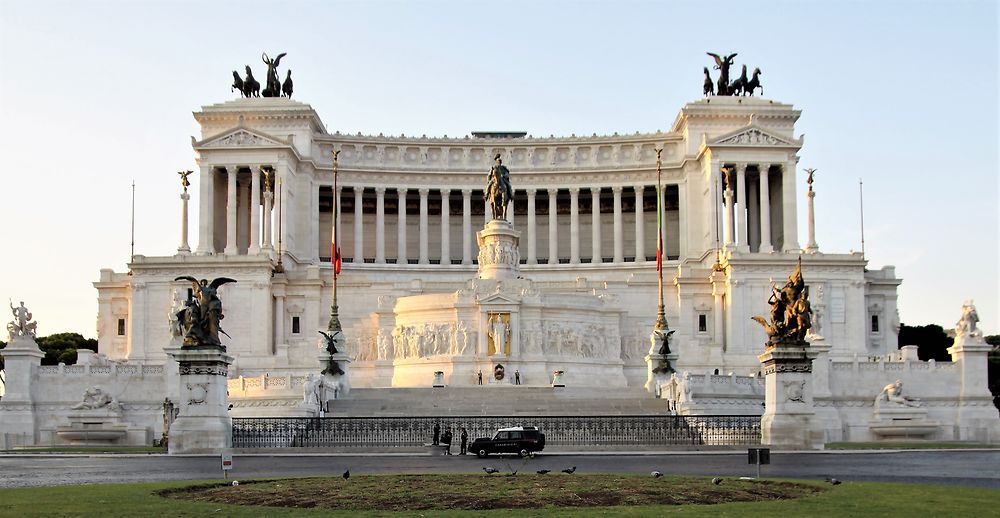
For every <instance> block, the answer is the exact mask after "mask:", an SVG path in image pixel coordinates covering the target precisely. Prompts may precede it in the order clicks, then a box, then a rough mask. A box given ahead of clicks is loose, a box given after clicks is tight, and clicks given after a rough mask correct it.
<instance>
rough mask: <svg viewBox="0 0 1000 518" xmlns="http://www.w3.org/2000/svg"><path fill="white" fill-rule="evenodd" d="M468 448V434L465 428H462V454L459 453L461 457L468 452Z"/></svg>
mask: <svg viewBox="0 0 1000 518" xmlns="http://www.w3.org/2000/svg"><path fill="white" fill-rule="evenodd" d="M468 446H469V432H468V431H466V429H465V427H464V426H463V427H462V453H461V455H465V454H466V452H467V451H468Z"/></svg>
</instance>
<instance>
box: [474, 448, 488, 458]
mask: <svg viewBox="0 0 1000 518" xmlns="http://www.w3.org/2000/svg"><path fill="white" fill-rule="evenodd" d="M476 456H477V457H479V458H480V459H485V458H486V450H479V452H478V453H476Z"/></svg>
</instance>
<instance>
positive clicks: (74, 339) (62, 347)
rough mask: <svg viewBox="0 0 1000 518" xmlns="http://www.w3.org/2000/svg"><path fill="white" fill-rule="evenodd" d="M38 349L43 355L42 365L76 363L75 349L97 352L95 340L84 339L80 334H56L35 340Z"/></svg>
mask: <svg viewBox="0 0 1000 518" xmlns="http://www.w3.org/2000/svg"><path fill="white" fill-rule="evenodd" d="M35 342H37V343H38V348H39V349H41V350H42V352H43V353H45V358H42V365H58V364H60V363H65V364H66V365H73V364H74V363H76V351H77V349H89V350H91V351H94V352H97V340H94V339H92V338H84V337H83V335H81V334H80V333H56V334H53V335H49V336H43V337H41V338H38V339H37V340H35Z"/></svg>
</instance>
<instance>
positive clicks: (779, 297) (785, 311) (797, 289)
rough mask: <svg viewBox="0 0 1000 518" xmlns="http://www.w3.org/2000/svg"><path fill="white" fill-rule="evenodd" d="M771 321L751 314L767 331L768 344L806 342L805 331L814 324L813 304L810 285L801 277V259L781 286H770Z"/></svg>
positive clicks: (804, 343) (779, 344) (798, 343)
mask: <svg viewBox="0 0 1000 518" xmlns="http://www.w3.org/2000/svg"><path fill="white" fill-rule="evenodd" d="M767 302H768V304H770V305H771V314H770V317H771V321H770V322H768V321H767V320H765V319H764V317H761V316H753V317H750V318H751V319H753V320H754V321H755V322H757V323H758V324H760V325H762V326H764V331H765V332H766V333H767V337H768V340H767V347H768V348H769V349H770V348H772V347H775V346H782V345H807V344H808V342H806V341H805V337H806V333H807V332H808V331H809V329H810V328H811V327H812V306H810V304H809V287H808V286H806V285H805V281H804V280H803V279H802V259H801V258H800V259H799V262H798V264H797V265H796V266H795V272H793V273H792V275H790V276H789V277H788V282H786V283H785V286H784V287H782V288H781V289H780V290H779V289H778V287H777V286H774V285H772V286H771V297H770V298H769V299H768V301H767Z"/></svg>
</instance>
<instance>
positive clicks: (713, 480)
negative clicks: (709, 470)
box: [712, 477, 722, 485]
mask: <svg viewBox="0 0 1000 518" xmlns="http://www.w3.org/2000/svg"><path fill="white" fill-rule="evenodd" d="M712 483H713V484H715V485H719V484H721V483H722V477H715V478H713V479H712Z"/></svg>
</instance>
